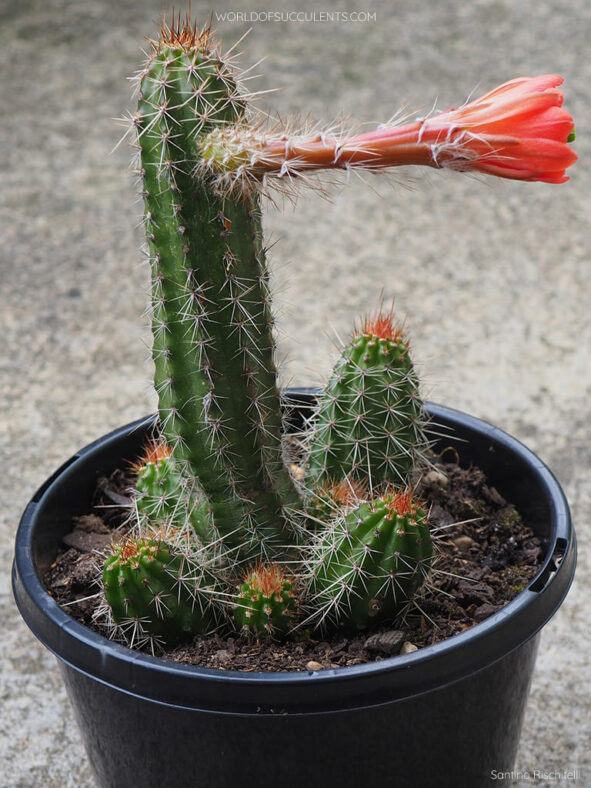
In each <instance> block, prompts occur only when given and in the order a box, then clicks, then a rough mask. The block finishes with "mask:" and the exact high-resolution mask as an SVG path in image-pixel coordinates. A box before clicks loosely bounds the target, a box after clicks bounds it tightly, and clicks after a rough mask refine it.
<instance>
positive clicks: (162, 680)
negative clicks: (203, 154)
mask: <svg viewBox="0 0 591 788" xmlns="http://www.w3.org/2000/svg"><path fill="white" fill-rule="evenodd" d="M315 392H316V390H312V389H303V388H302V389H290V390H289V391H288V392H286V395H287V397H288V398H289V399H291V400H292V401H293V402H294V403H296V404H297V403H298V401H300V403H301V401H302V400H304V401H306V400H307V401H310V398H311V395H313V394H314V393H315ZM425 405H426V409H427V411H428V413H429V414H430V416H431V417H432V419H434V421H435V423H437V424H441V423H443V424H446V423H447V424H449V425H452V427H453V428H454V429H456V430H457V429H461V430H463V431H468V432H470V433H474V434H476V435H479V436H480V437H481V438H482V439H484V440H485V441H487V442H488V444H489V447H494V450H495V451H497V452H499V453H504V454H506V455H507V456H509V455H511V456H512V457H514V458H515V459H516V460H517V461H518V464H521V465H522V466H523V468H526V469H527V471H528V473H529V474H531V477H532V479H533V480H534V481H535V483H536V485H538V486H539V488H540V491H542V492H543V494H544V497H545V501H546V503H547V505H548V507H549V514H550V520H551V538H550V540H549V542H548V546H547V555H546V558H545V560H544V562H543V564H542V566H541V568H540V570H539V571H538V573H537V574H536V576H535V577H534V578H533V579H532V581H531V582H530V583H529V584H528V586H527V588H526V589H525V590H523V591H522V592H521V593H519V594H518V595H517V596H516V597H515V598H514V599H513V600H511V602H509V603H508V604H507V605H505V606H504V607H503V608H502V609H501V610H499V611H497V612H496V613H494V614H493V615H492V616H490V617H489V618H487V619H485V620H484V621H482V622H480V623H478V624H476V625H474V626H473V627H471V628H470V629H468V630H466V631H464V632H462V633H460V634H457V635H454V636H452V637H450V638H447V639H445V640H443V641H440V642H439V643H436V644H434V645H431V646H425V647H423V648H421V649H419V650H418V651H416V652H413V653H410V654H406V655H397V656H392V657H386V658H384V659H382V660H380V661H378V662H372V663H367V664H364V665H354V666H349V667H342V668H332V669H326V670H322V671H317V672H312V671H302V672H296V671H289V672H287V671H286V672H252V673H251V672H241V671H232V670H223V669H219V668H205V667H198V666H193V665H187V664H182V663H175V662H171V661H168V660H165V659H162V658H160V657H153V656H151V655H148V654H146V653H143V652H138V651H133V650H131V649H129V648H127V647H126V646H124V645H122V644H119V643H115V642H113V641H111V640H109V639H108V638H106V637H104V636H103V635H100V634H98V633H96V632H94V631H93V630H91V629H89V628H88V627H86V626H84V625H83V624H81V623H79V622H78V621H76V620H75V619H73V618H72V617H71V616H69V615H68V614H67V613H66V612H65V611H64V610H63V609H62V608H60V607H59V606H58V604H57V603H56V602H55V600H54V599H53V598H52V597H51V596H50V595H49V594H48V592H47V591H46V589H45V588H44V586H43V584H42V582H41V579H40V577H39V575H38V574H37V570H36V567H35V565H34V560H33V556H34V538H35V531H36V526H37V524H38V522H39V519H40V516H41V513H42V511H43V505H44V503H45V501H47V499H48V496H49V495H50V493H51V490H52V488H53V486H54V484H56V483H58V484H59V483H61V482H63V480H64V477H68V479H69V478H70V477H74V476H75V475H76V472H77V470H79V466H87V465H88V462H89V458H91V457H92V456H93V454H96V452H97V451H99V450H101V449H104V448H105V446H113V445H115V444H117V443H118V442H120V441H121V440H122V439H124V438H125V437H128V436H130V435H132V434H133V433H134V432H135V431H138V430H142V429H145V427H146V426H147V425H148V424H149V423H151V422H153V420H154V418H155V417H154V416H150V417H148V418H144V419H140V420H138V421H135V422H132V423H131V424H128V425H125V426H123V427H120V428H119V429H116V430H114V431H113V432H111V433H109V434H108V435H105V436H103V437H102V438H99V439H98V440H96V441H94V442H92V443H90V444H89V445H87V446H86V447H84V448H83V449H81V450H80V451H78V452H77V453H76V454H75V455H74V456H73V457H71V458H70V459H69V460H68V461H67V462H66V463H64V465H62V466H61V467H60V468H59V469H58V470H57V471H56V472H55V473H54V474H53V475H52V476H51V477H50V478H49V479H48V480H47V481H46V482H45V483H44V484H43V485H42V486H41V487H40V488H39V490H38V491H37V493H36V494H35V495H34V496H33V498H32V499H31V501H30V503H29V504H28V506H27V508H26V510H25V512H24V514H23V516H22V519H21V522H20V525H19V528H18V531H17V535H16V546H15V560H14V563H13V570H12V582H13V592H14V596H15V599H16V603H17V606H18V608H19V610H20V612H21V615H22V616H23V618H24V619H25V621H26V623H27V625H28V626H29V628H30V629H31V630H32V631H33V633H34V634H35V635H36V637H37V638H38V639H39V640H40V641H41V642H42V643H43V644H44V645H45V646H46V647H47V648H48V649H49V650H50V651H51V652H53V653H54V654H55V656H57V657H58V659H60V660H61V661H63V662H65V663H66V664H68V665H70V666H72V667H73V668H75V669H77V670H79V671H81V672H83V673H86V674H87V675H90V676H92V677H93V678H95V679H96V680H98V681H101V682H102V683H106V684H109V685H111V686H114V687H116V688H118V689H120V690H121V691H123V692H127V693H130V694H134V695H139V696H141V697H150V698H151V699H152V700H154V701H155V702H158V703H165V704H168V705H180V706H185V707H186V706H189V707H195V708H197V707H198V708H200V709H202V710H210V711H214V710H215V711H218V712H222V713H223V712H228V713H246V714H250V713H253V714H261V713H264V714H276V713H287V712H293V713H303V712H314V713H318V712H326V711H333V710H335V709H338V708H361V707H365V706H368V705H378V704H381V703H383V702H391V701H392V700H397V699H401V698H406V697H411V696H414V695H418V694H422V693H423V692H427V691H429V690H430V689H433V688H435V687H440V686H444V685H446V684H449V683H452V682H454V681H456V680H458V679H460V678H463V677H465V676H466V675H469V674H471V673H473V672H476V671H478V670H481V669H483V668H485V667H487V666H488V665H490V664H492V663H493V662H495V661H497V660H498V659H500V658H502V657H503V656H505V655H506V654H507V653H509V652H510V651H512V650H513V649H515V648H517V647H518V646H520V645H521V644H522V643H524V642H525V641H526V640H529V639H530V638H531V637H533V636H534V635H535V634H536V633H537V632H538V631H539V630H540V629H541V627H542V626H544V624H545V623H546V622H547V621H548V620H549V619H550V617H551V616H552V615H553V614H554V613H555V612H556V610H557V609H558V607H559V606H560V604H561V603H562V601H563V599H564V597H565V596H566V593H567V592H568V589H569V587H570V584H571V582H572V578H573V575H574V569H575V563H576V539H575V534H574V529H573V527H572V522H571V517H570V511H569V507H568V503H567V501H566V498H565V496H564V493H563V491H562V489H561V487H560V485H559V483H558V481H557V480H556V478H555V477H554V475H553V474H552V472H551V471H550V470H549V469H548V468H547V466H546V465H545V464H544V463H543V462H542V460H540V459H539V457H537V455H535V454H534V453H533V452H532V451H531V450H530V449H528V448H527V447H525V446H524V445H523V444H522V443H521V442H520V441H518V440H517V439H516V438H513V437H512V436H510V435H509V434H507V433H506V432H504V431H503V430H500V429H499V428H498V427H494V426H493V425H491V424H489V423H488V422H485V421H483V420H481V419H478V418H476V417H474V416H469V415H467V414H465V413H463V412H461V411H459V410H455V409H452V408H447V407H444V406H441V405H436V404H434V403H430V402H428V403H425ZM119 456H120V455H119ZM121 459H122V458H121ZM156 685H157V687H156ZM156 689H158V692H155V690H156Z"/></svg>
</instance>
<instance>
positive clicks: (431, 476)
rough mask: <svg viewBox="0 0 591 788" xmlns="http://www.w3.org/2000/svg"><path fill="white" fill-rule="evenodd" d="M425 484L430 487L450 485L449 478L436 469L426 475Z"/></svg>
mask: <svg viewBox="0 0 591 788" xmlns="http://www.w3.org/2000/svg"><path fill="white" fill-rule="evenodd" d="M424 482H425V484H428V485H432V484H438V485H439V486H440V487H447V485H448V484H449V482H448V479H447V476H446V475H445V474H444V473H441V471H438V470H435V469H433V470H432V471H429V473H427V474H425V478H424Z"/></svg>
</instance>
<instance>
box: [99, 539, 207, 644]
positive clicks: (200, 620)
mask: <svg viewBox="0 0 591 788" xmlns="http://www.w3.org/2000/svg"><path fill="white" fill-rule="evenodd" d="M213 584H214V583H213V578H212V577H211V576H210V575H209V574H207V573H206V572H205V571H204V570H203V569H201V568H200V567H199V566H198V564H197V563H196V562H192V561H190V560H189V559H188V558H187V556H186V555H182V554H181V553H177V552H175V551H174V550H173V549H172V548H171V547H170V545H168V544H167V543H165V542H162V541H159V540H156V539H145V538H143V539H129V540H127V541H125V542H124V543H123V544H121V545H119V546H118V547H116V548H115V549H114V551H113V553H112V554H111V555H110V556H109V558H107V560H106V561H105V565H104V567H103V588H104V593H105V599H106V601H107V603H108V605H109V607H110V609H111V614H112V617H113V620H114V621H115V623H116V624H117V625H118V627H117V628H118V631H120V632H121V633H122V634H123V635H124V636H125V637H126V639H127V640H129V641H131V642H134V641H135V642H138V643H143V642H146V641H155V642H163V643H166V644H168V645H171V644H174V643H176V642H178V641H180V640H186V639H187V638H190V637H191V636H193V635H194V634H195V633H197V632H206V631H210V630H211V629H212V628H213V627H214V625H215V612H214V608H213V607H212V596H211V587H212V586H213Z"/></svg>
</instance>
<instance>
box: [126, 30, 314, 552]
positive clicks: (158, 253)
mask: <svg viewBox="0 0 591 788" xmlns="http://www.w3.org/2000/svg"><path fill="white" fill-rule="evenodd" d="M138 83H139V101H138V109H137V113H136V115H135V118H134V125H135V128H136V130H137V142H138V145H139V148H140V159H141V176H142V182H143V187H142V188H143V198H144V203H145V226H146V233H147V240H148V246H149V261H150V265H151V269H152V328H153V359H154V365H155V378H154V380H155V388H156V391H157V393H158V398H159V414H160V421H161V425H162V430H163V434H164V437H165V438H166V441H167V442H168V444H169V445H170V446H171V447H172V451H173V455H174V458H175V462H176V464H177V466H178V467H179V468H180V469H181V473H182V474H183V475H184V476H185V477H186V478H188V479H192V480H194V481H195V482H196V483H197V484H198V485H199V486H200V488H201V489H202V491H203V493H204V495H205V497H206V498H207V500H208V502H209V506H210V509H211V514H212V518H213V524H214V526H215V529H216V537H215V538H216V539H218V540H219V539H222V540H225V543H226V545H227V547H228V549H229V550H234V557H235V559H236V560H246V559H251V558H253V557H254V558H256V557H259V556H267V555H274V554H276V553H281V552H282V551H283V550H284V546H285V545H286V544H289V543H290V542H293V541H295V535H294V532H293V529H292V528H291V520H292V519H293V517H291V516H290V512H292V511H297V510H298V509H299V508H300V503H299V496H298V494H297V492H296V490H295V487H294V485H293V483H292V480H291V478H290V476H289V473H288V471H287V470H286V468H285V467H284V465H283V459H282V446H281V411H280V399H279V391H278V388H277V382H276V369H275V363H274V358H273V352H274V340H273V335H272V318H271V312H270V296H269V290H268V286H267V279H268V273H267V267H266V261H265V250H264V246H263V241H262V231H261V211H260V206H259V201H258V198H257V196H256V195H254V194H253V195H251V197H250V199H249V200H244V199H240V198H238V199H234V198H232V197H224V196H220V195H219V194H218V193H217V191H216V190H215V189H214V187H213V184H212V182H211V177H210V176H208V175H207V174H203V173H201V172H200V170H199V168H196V167H195V162H196V161H197V160H198V159H199V156H200V149H201V146H202V140H203V138H204V135H206V134H207V132H208V131H211V130H212V129H214V128H220V127H223V126H225V125H228V124H233V123H236V122H237V121H238V120H239V119H240V118H242V117H243V115H244V112H245V96H244V95H243V94H241V93H240V91H239V90H238V88H237V83H236V78H235V76H234V74H233V71H232V69H231V66H230V62H229V61H228V60H227V59H224V58H223V57H222V55H221V54H220V52H219V50H218V47H217V45H216V43H215V42H214V41H213V38H212V34H211V31H210V29H209V28H207V27H206V28H203V29H202V30H198V29H197V28H196V27H195V26H192V25H190V24H189V23H187V24H185V25H184V26H181V25H180V22H179V24H178V25H177V26H175V25H174V24H173V25H172V27H169V26H167V25H166V24H165V25H163V26H162V28H161V31H160V37H159V39H158V40H157V41H154V42H153V43H152V51H151V53H150V55H149V57H148V60H147V62H146V63H145V66H144V69H143V70H142V71H141V73H140V74H139V75H138Z"/></svg>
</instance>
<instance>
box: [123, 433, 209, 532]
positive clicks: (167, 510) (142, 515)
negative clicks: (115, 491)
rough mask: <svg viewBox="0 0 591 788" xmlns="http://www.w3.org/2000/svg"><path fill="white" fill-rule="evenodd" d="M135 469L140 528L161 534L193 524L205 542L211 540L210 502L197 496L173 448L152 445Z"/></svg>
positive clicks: (161, 443) (159, 443)
mask: <svg viewBox="0 0 591 788" xmlns="http://www.w3.org/2000/svg"><path fill="white" fill-rule="evenodd" d="M132 469H133V470H134V471H135V472H136V473H137V479H136V486H135V495H134V502H135V505H136V507H137V514H138V518H139V522H140V524H142V523H143V524H144V525H146V526H148V527H149V526H152V527H153V528H155V529H156V530H159V529H161V528H162V527H163V526H164V527H168V526H176V527H183V526H184V525H185V524H186V523H187V522H190V523H191V525H192V527H193V530H194V531H195V533H196V534H197V536H198V537H199V538H200V539H201V540H202V542H206V543H207V542H208V541H210V540H211V524H210V513H209V508H208V506H207V502H206V501H205V500H203V496H202V495H201V498H200V497H199V494H198V491H197V495H196V494H194V491H193V490H191V489H190V486H189V484H188V483H187V480H186V479H184V478H183V477H182V476H181V474H180V473H179V471H178V468H177V467H176V466H175V461H174V458H173V457H172V450H171V448H170V446H168V445H167V444H166V443H165V442H164V441H162V440H159V441H157V440H153V441H151V442H150V443H149V444H148V445H147V446H146V448H145V450H144V453H143V455H142V457H141V458H140V459H139V460H138V461H137V462H135V463H133V465H132Z"/></svg>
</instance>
